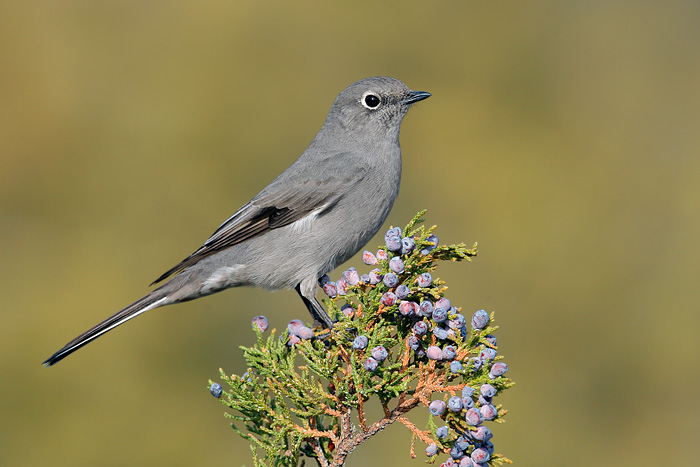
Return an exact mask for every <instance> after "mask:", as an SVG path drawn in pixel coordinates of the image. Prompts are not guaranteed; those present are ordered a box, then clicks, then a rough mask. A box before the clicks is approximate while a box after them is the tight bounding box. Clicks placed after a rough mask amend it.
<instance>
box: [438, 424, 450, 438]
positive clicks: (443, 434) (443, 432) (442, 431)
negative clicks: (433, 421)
mask: <svg viewBox="0 0 700 467" xmlns="http://www.w3.org/2000/svg"><path fill="white" fill-rule="evenodd" d="M449 434H450V429H449V428H447V425H443V426H441V427H438V428H437V429H436V430H435V436H436V437H437V439H445V438H447V435H449Z"/></svg>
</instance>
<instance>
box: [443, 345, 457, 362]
mask: <svg viewBox="0 0 700 467" xmlns="http://www.w3.org/2000/svg"><path fill="white" fill-rule="evenodd" d="M456 356H457V349H455V348H454V346H451V345H448V346H445V348H444V349H442V358H443V360H454V359H455V357H456Z"/></svg>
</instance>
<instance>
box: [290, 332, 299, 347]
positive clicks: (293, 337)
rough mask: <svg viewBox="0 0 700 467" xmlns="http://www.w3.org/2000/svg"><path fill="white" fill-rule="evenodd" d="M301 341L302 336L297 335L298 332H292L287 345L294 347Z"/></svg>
mask: <svg viewBox="0 0 700 467" xmlns="http://www.w3.org/2000/svg"><path fill="white" fill-rule="evenodd" d="M299 342H301V338H300V337H299V336H297V335H296V334H290V335H289V340H288V341H287V345H288V346H289V347H292V346H295V345H296V344H298V343H299Z"/></svg>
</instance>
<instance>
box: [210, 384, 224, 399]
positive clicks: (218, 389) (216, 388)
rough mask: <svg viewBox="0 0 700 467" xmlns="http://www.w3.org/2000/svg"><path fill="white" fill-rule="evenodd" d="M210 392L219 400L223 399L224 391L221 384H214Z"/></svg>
mask: <svg viewBox="0 0 700 467" xmlns="http://www.w3.org/2000/svg"><path fill="white" fill-rule="evenodd" d="M209 392H211V395H212V396H214V397H216V398H217V399H218V398H219V397H221V393H223V392H224V390H223V389H222V388H221V385H220V384H219V383H213V384H212V385H211V387H210V388H209Z"/></svg>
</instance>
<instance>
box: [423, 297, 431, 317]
mask: <svg viewBox="0 0 700 467" xmlns="http://www.w3.org/2000/svg"><path fill="white" fill-rule="evenodd" d="M420 314H421V315H422V316H425V317H426V318H429V317H431V316H433V303H432V302H430V301H428V300H423V301H422V302H420Z"/></svg>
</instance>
